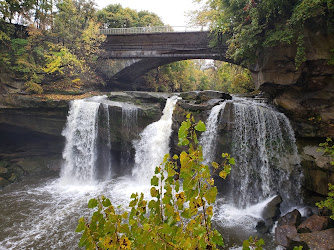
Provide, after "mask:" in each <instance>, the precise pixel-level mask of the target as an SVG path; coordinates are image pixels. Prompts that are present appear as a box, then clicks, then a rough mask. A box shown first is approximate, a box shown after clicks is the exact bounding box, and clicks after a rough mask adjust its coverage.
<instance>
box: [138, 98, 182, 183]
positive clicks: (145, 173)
mask: <svg viewBox="0 0 334 250" xmlns="http://www.w3.org/2000/svg"><path fill="white" fill-rule="evenodd" d="M178 99H179V97H177V96H173V97H171V98H169V99H168V100H167V102H166V106H165V108H164V110H163V115H162V117H161V119H160V120H159V121H156V122H154V123H152V124H150V125H149V126H147V127H146V128H145V129H144V131H143V132H142V133H141V134H140V139H139V140H138V141H136V142H135V143H134V146H135V150H136V156H135V164H136V165H135V168H134V169H133V172H132V175H133V176H134V177H135V178H136V179H137V180H138V181H140V182H144V183H150V182H149V181H150V179H151V177H152V176H153V174H154V170H155V167H157V166H159V165H160V164H161V163H162V160H163V157H164V156H165V155H166V154H168V153H169V140H170V135H171V133H172V123H173V120H172V118H173V111H174V107H175V105H176V102H177V101H178Z"/></svg>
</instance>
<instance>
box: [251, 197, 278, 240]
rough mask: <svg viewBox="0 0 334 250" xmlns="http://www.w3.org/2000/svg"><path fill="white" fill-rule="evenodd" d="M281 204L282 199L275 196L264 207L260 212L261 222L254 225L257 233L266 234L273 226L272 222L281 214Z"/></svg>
mask: <svg viewBox="0 0 334 250" xmlns="http://www.w3.org/2000/svg"><path fill="white" fill-rule="evenodd" d="M282 202H283V200H282V197H281V196H280V195H277V196H275V197H274V198H273V199H272V200H271V201H270V202H269V203H268V204H267V205H266V206H265V208H264V209H263V212H262V218H263V221H259V222H258V223H257V225H256V230H257V231H258V232H259V233H268V232H269V231H270V229H271V228H272V227H273V226H274V222H275V221H277V219H278V218H279V216H280V214H281V211H280V205H281V203H282Z"/></svg>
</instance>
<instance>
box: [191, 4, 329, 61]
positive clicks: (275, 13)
mask: <svg viewBox="0 0 334 250" xmlns="http://www.w3.org/2000/svg"><path fill="white" fill-rule="evenodd" d="M195 1H196V2H204V3H205V5H204V7H203V9H202V11H201V12H197V13H194V17H193V19H194V22H196V23H199V24H202V25H203V24H210V25H211V29H212V31H213V32H214V33H215V34H216V36H215V39H214V40H213V45H219V44H220V43H221V42H224V43H225V42H226V43H227V45H228V50H227V56H228V57H229V58H231V59H232V60H234V61H235V62H239V63H243V64H244V65H249V64H251V63H254V62H255V60H256V58H257V56H258V55H259V53H260V52H261V51H262V49H263V48H265V47H273V46H275V45H278V44H294V45H297V53H296V56H295V65H296V66H297V67H298V66H299V65H300V64H301V63H302V62H303V61H305V59H306V55H305V53H306V52H305V45H304V42H305V41H304V28H305V27H306V26H307V27H308V28H312V29H314V30H315V31H318V30H321V31H322V32H324V33H327V34H331V33H333V31H334V2H333V0H280V1H277V0H265V1H259V0H205V1H204V0H195ZM219 34H220V35H219ZM221 34H223V35H221Z"/></svg>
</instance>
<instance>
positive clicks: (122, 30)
mask: <svg viewBox="0 0 334 250" xmlns="http://www.w3.org/2000/svg"><path fill="white" fill-rule="evenodd" d="M208 30H209V29H208V28H207V27H204V26H192V27H187V26H154V27H133V28H110V29H100V34H104V35H116V34H141V33H165V32H194V31H208Z"/></svg>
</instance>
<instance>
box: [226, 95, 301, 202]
mask: <svg viewBox="0 0 334 250" xmlns="http://www.w3.org/2000/svg"><path fill="white" fill-rule="evenodd" d="M233 113H234V129H233V136H232V141H233V149H232V155H233V156H234V157H235V158H236V166H235V167H233V170H232V172H231V173H232V175H231V177H232V179H233V183H234V189H235V192H234V194H233V197H234V200H235V203H236V204H237V205H238V206H239V207H245V206H248V205H250V204H254V203H257V202H259V201H261V200H264V199H265V198H268V197H269V196H271V195H274V194H276V193H279V194H280V195H281V196H282V197H283V200H284V201H286V202H288V203H289V202H296V203H298V201H299V200H300V197H301V196H300V194H299V193H298V192H300V188H301V183H300V178H299V177H300V165H299V163H300V159H299V156H298V152H297V147H296V144H295V137H294V132H293V130H292V128H291V125H290V122H289V120H288V119H287V117H286V116H285V115H284V114H282V113H280V112H278V111H276V110H275V109H273V108H271V107H270V106H268V105H266V104H263V103H257V102H255V101H253V100H246V99H241V98H235V99H234V101H233Z"/></svg>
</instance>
